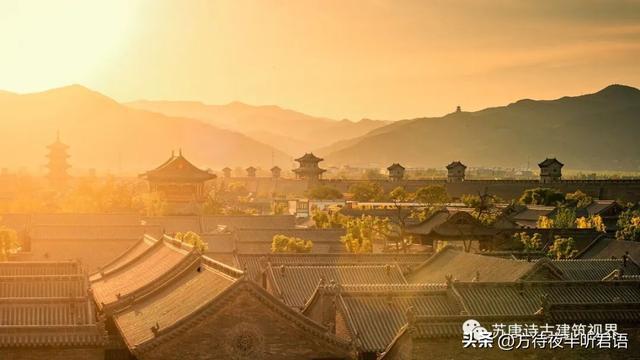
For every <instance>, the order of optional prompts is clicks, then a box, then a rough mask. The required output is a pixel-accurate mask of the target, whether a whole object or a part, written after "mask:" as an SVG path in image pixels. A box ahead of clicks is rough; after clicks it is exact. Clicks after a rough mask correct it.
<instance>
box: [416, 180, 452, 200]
mask: <svg viewBox="0 0 640 360" xmlns="http://www.w3.org/2000/svg"><path fill="white" fill-rule="evenodd" d="M415 199H416V201H418V202H420V203H423V204H444V203H447V202H449V201H450V199H449V195H448V194H447V190H446V189H445V187H444V186H442V185H428V186H425V187H421V188H419V189H418V190H417V191H416V195H415Z"/></svg>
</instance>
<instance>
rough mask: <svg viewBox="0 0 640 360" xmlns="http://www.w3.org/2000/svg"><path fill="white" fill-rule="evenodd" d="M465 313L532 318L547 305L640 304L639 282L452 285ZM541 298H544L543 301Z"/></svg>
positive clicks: (536, 282)
mask: <svg viewBox="0 0 640 360" xmlns="http://www.w3.org/2000/svg"><path fill="white" fill-rule="evenodd" d="M452 286H453V288H454V289H455V291H456V293H457V294H458V295H459V296H460V299H461V301H462V303H463V304H464V307H465V310H466V311H467V313H468V314H469V315H470V316H475V315H532V314H535V313H536V312H537V311H538V310H540V308H542V307H543V303H544V302H545V301H546V302H547V303H548V304H601V305H603V306H604V305H605V304H633V303H640V291H638V288H639V286H640V282H638V281H631V280H625V281H532V282H508V283H481V282H467V283H460V282H454V283H453V285H452ZM543 295H545V296H546V297H547V298H546V300H543Z"/></svg>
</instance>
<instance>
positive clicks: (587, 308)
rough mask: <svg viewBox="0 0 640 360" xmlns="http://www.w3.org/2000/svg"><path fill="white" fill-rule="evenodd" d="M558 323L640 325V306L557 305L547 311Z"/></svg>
mask: <svg viewBox="0 0 640 360" xmlns="http://www.w3.org/2000/svg"><path fill="white" fill-rule="evenodd" d="M547 313H548V314H549V316H550V318H551V319H552V320H553V321H554V322H556V323H566V324H572V323H573V324H575V323H582V324H584V323H591V324H611V323H614V324H618V325H622V324H631V325H633V326H637V324H640V304H639V303H631V304H610V303H609V304H586V305H585V304H557V305H553V304H552V305H550V306H549V309H548V310H547Z"/></svg>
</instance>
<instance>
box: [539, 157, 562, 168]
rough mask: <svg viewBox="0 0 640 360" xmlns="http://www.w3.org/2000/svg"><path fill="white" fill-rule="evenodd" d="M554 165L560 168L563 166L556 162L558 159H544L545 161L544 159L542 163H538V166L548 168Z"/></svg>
mask: <svg viewBox="0 0 640 360" xmlns="http://www.w3.org/2000/svg"><path fill="white" fill-rule="evenodd" d="M555 163H557V164H559V165H560V166H564V164H563V163H561V162H560V161H558V159H556V158H546V159H544V161H542V162H541V163H539V164H538V166H540V167H547V166H549V165H551V164H555Z"/></svg>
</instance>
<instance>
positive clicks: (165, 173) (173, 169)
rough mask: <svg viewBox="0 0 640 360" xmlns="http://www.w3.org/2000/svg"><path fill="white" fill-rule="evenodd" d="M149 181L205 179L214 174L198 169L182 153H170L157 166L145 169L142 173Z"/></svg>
mask: <svg viewBox="0 0 640 360" xmlns="http://www.w3.org/2000/svg"><path fill="white" fill-rule="evenodd" d="M142 176H143V177H144V178H146V179H147V180H149V181H185V182H188V181H195V182H198V181H207V180H211V179H215V178H216V176H215V175H213V174H211V173H209V172H207V171H204V170H200V169H198V168H197V167H196V166H195V165H193V164H192V163H190V162H189V160H187V159H185V157H184V156H182V154H179V155H178V156H175V155H171V158H169V160H167V161H165V162H164V163H163V164H162V165H160V166H159V167H157V168H155V169H153V170H150V171H147V172H146V173H144V174H143V175H142Z"/></svg>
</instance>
